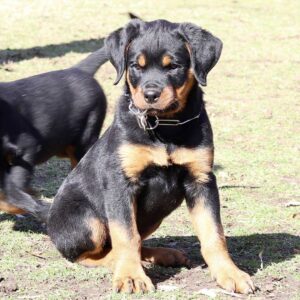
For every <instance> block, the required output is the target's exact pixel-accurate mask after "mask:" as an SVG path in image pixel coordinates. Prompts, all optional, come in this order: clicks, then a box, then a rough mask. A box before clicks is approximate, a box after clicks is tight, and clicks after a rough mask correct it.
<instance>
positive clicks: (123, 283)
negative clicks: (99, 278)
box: [113, 266, 155, 294]
mask: <svg viewBox="0 0 300 300" xmlns="http://www.w3.org/2000/svg"><path fill="white" fill-rule="evenodd" d="M113 290H114V292H116V293H120V292H124V293H128V294H132V293H145V292H153V291H155V287H154V285H153V284H152V281H151V279H150V278H149V277H148V276H147V275H146V274H145V272H144V270H143V268H142V267H141V266H137V267H136V268H132V267H131V268H126V266H125V267H124V268H122V269H121V270H120V271H118V272H116V273H115V274H114V278H113Z"/></svg>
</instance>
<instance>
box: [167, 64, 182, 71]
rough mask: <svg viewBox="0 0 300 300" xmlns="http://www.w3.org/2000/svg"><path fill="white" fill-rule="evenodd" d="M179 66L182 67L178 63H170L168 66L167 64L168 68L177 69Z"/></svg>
mask: <svg viewBox="0 0 300 300" xmlns="http://www.w3.org/2000/svg"><path fill="white" fill-rule="evenodd" d="M179 68H180V66H179V65H177V64H169V65H168V66H166V69H168V70H176V69H179Z"/></svg>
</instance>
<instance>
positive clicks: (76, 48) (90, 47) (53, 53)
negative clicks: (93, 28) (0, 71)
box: [0, 38, 104, 65]
mask: <svg viewBox="0 0 300 300" xmlns="http://www.w3.org/2000/svg"><path fill="white" fill-rule="evenodd" d="M103 42H104V38H99V39H87V40H78V41H72V42H69V43H61V44H50V45H46V46H36V47H32V48H25V49H2V50H1V49H0V65H3V64H5V63H7V62H19V61H22V60H29V59H32V58H34V57H41V58H54V57H61V56H64V55H66V54H67V53H69V52H76V53H88V52H93V51H96V50H98V49H99V48H101V47H102V46H103Z"/></svg>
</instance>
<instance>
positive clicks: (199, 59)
mask: <svg viewBox="0 0 300 300" xmlns="http://www.w3.org/2000/svg"><path fill="white" fill-rule="evenodd" d="M178 30H179V34H180V35H181V36H182V37H183V38H184V40H185V41H186V42H187V43H188V47H189V51H190V54H191V63H192V68H193V70H194V73H195V77H196V79H197V81H198V82H199V83H200V84H201V85H203V86H205V85H206V77H207V74H208V72H209V71H210V70H211V69H212V68H213V67H214V66H215V64H216V63H217V61H218V60H219V58H220V55H221V52H222V42H221V40H220V39H218V38H217V37H215V36H213V35H212V34H211V33H209V32H208V31H206V30H204V29H202V28H200V27H198V26H196V25H194V24H192V23H182V24H180V25H179V28H178Z"/></svg>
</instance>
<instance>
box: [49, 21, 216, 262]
mask: <svg viewBox="0 0 300 300" xmlns="http://www.w3.org/2000/svg"><path fill="white" fill-rule="evenodd" d="M186 43H188V44H189V46H190V47H191V49H192V57H190V54H189V51H188V49H187V47H186ZM105 45H106V47H107V49H109V56H110V60H111V62H112V64H113V65H114V66H115V68H116V70H117V79H116V82H118V81H119V80H120V79H121V77H122V75H123V73H124V72H125V71H126V70H127V72H128V73H129V78H130V81H131V83H132V85H133V86H134V88H137V87H140V88H141V89H142V90H143V91H144V92H145V91H146V90H147V85H150V86H151V87H153V85H155V86H157V87H159V88H160V89H161V90H162V89H164V88H165V87H166V86H172V88H174V89H177V88H180V86H182V85H183V84H184V83H185V81H186V80H187V78H188V71H189V69H190V68H193V71H194V74H195V77H196V78H197V80H198V81H199V83H200V84H203V85H204V84H205V83H206V75H207V73H208V72H209V70H210V69H211V68H212V67H213V66H214V64H215V63H216V62H217V60H218V58H219V56H220V53H221V42H220V40H219V39H217V38H215V37H214V36H212V35H211V34H210V33H208V32H207V31H204V30H202V29H201V28H199V27H197V26H195V25H192V24H185V23H184V24H176V23H170V22H167V21H164V20H158V21H153V22H143V21H141V20H137V19H135V20H132V21H131V22H130V23H129V24H128V25H127V26H126V27H125V28H123V29H119V30H117V31H115V32H114V33H112V34H111V35H110V36H109V37H108V38H107V39H106V41H105ZM141 53H143V54H145V55H146V57H147V66H146V67H144V68H140V67H137V65H136V60H137V56H138V55H139V54H141ZM166 53H167V54H168V55H170V56H171V57H172V59H173V62H172V63H171V64H170V65H169V66H167V67H163V66H161V58H162V56H163V55H164V54H166ZM202 96H203V93H202V91H201V89H200V88H199V87H198V84H197V81H194V82H193V85H192V87H191V88H190V91H189V94H188V96H187V101H186V104H185V105H184V107H183V108H182V109H181V110H180V111H177V108H178V105H177V106H176V103H177V102H178V99H172V101H171V102H172V104H171V105H170V106H168V107H164V108H162V109H158V108H155V106H153V105H152V104H151V103H150V104H149V103H148V104H147V105H148V111H149V112H151V114H150V115H149V122H150V123H151V124H153V122H154V121H155V119H154V117H155V116H158V117H160V116H162V115H163V114H164V113H165V112H166V111H167V112H168V113H169V114H171V117H170V118H171V119H174V118H175V119H179V120H181V121H184V120H187V119H189V118H192V117H194V116H195V115H197V114H200V117H199V118H197V119H195V120H193V121H191V122H188V123H186V124H185V125H181V126H178V127H167V126H166V127H163V126H162V127H158V128H157V129H155V130H154V131H153V132H152V133H149V132H147V131H144V130H143V129H141V128H140V127H139V125H138V123H137V120H136V116H135V115H134V114H133V113H132V112H131V111H130V110H129V108H128V106H129V103H130V101H132V98H133V95H131V92H130V89H129V83H128V82H127V80H126V85H125V89H124V95H123V96H121V98H120V100H119V103H118V106H117V111H116V113H115V117H114V120H113V123H112V125H111V126H110V127H109V128H108V130H107V131H106V132H105V133H104V135H103V136H102V137H101V139H100V140H98V141H97V142H96V143H95V144H94V145H93V146H92V148H91V149H90V151H89V152H88V153H87V154H86V155H85V156H84V157H83V158H82V160H81V161H80V163H79V164H78V166H77V167H76V168H75V169H74V170H73V171H72V172H71V173H70V175H69V176H68V177H67V178H66V180H65V181H64V183H63V184H62V186H61V188H60V189H59V191H58V193H57V195H56V197H55V199H54V202H53V204H52V206H51V208H50V211H49V216H48V219H47V220H45V221H47V227H48V232H49V235H50V237H51V239H52V241H53V242H54V244H55V245H56V247H57V248H58V250H59V251H60V252H61V253H62V255H63V256H64V257H66V258H67V259H69V260H71V261H74V260H76V259H77V258H78V257H79V256H80V255H81V254H82V253H83V252H86V251H89V250H92V249H93V247H94V246H93V243H92V241H91V239H90V235H91V232H90V229H89V228H88V226H87V223H86V221H87V220H88V219H89V218H91V217H93V218H97V219H99V220H101V222H102V223H103V224H105V226H109V225H108V224H109V222H111V221H118V222H119V223H120V224H123V226H124V227H125V228H130V226H131V225H132V218H131V214H132V208H131V203H132V201H133V199H134V200H135V201H136V204H137V226H138V231H139V233H140V234H141V235H143V234H144V233H146V232H147V231H148V230H149V228H151V227H153V225H154V224H156V223H159V222H161V221H162V220H163V218H165V217H166V216H167V215H168V214H170V213H171V212H172V211H173V210H174V209H176V208H177V207H178V206H179V205H180V204H181V203H182V201H183V199H184V198H185V199H186V202H187V205H188V206H189V207H190V208H192V207H193V206H194V205H195V201H197V198H198V197H200V196H201V195H203V196H204V197H205V199H206V205H207V206H208V207H209V208H210V209H211V210H212V211H213V212H214V215H215V218H216V222H220V215H219V198H218V190H217V185H216V180H215V177H214V175H213V174H212V173H209V174H208V176H209V178H210V180H209V181H208V182H207V183H203V184H200V183H197V182H196V180H195V178H194V177H193V175H192V174H190V172H189V170H188V168H187V167H186V166H180V165H176V164H173V165H170V166H169V167H159V166H157V165H150V166H148V167H147V168H145V169H144V170H143V172H142V173H141V174H140V176H139V178H138V181H137V182H132V181H130V179H129V178H127V177H126V175H125V173H124V171H123V169H122V166H121V161H120V156H119V152H118V151H119V147H120V146H121V145H122V144H124V143H129V144H138V145H144V146H150V147H164V148H165V149H166V150H167V152H168V153H172V152H173V151H174V150H176V149H178V148H179V147H181V148H188V149H192V148H193V149H197V148H201V147H211V148H213V136H212V129H211V126H210V122H209V119H208V116H207V113H206V110H205V106H204V102H203V97H202ZM159 101H160V100H158V102H159ZM133 102H134V101H133ZM174 103H175V104H174ZM134 104H135V103H134ZM173 111H174V113H172V112H173ZM137 163H138V161H137ZM44 216H45V215H44ZM109 244H110V240H109V237H108V238H107V239H106V240H105V241H104V242H103V247H106V246H109Z"/></svg>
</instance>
